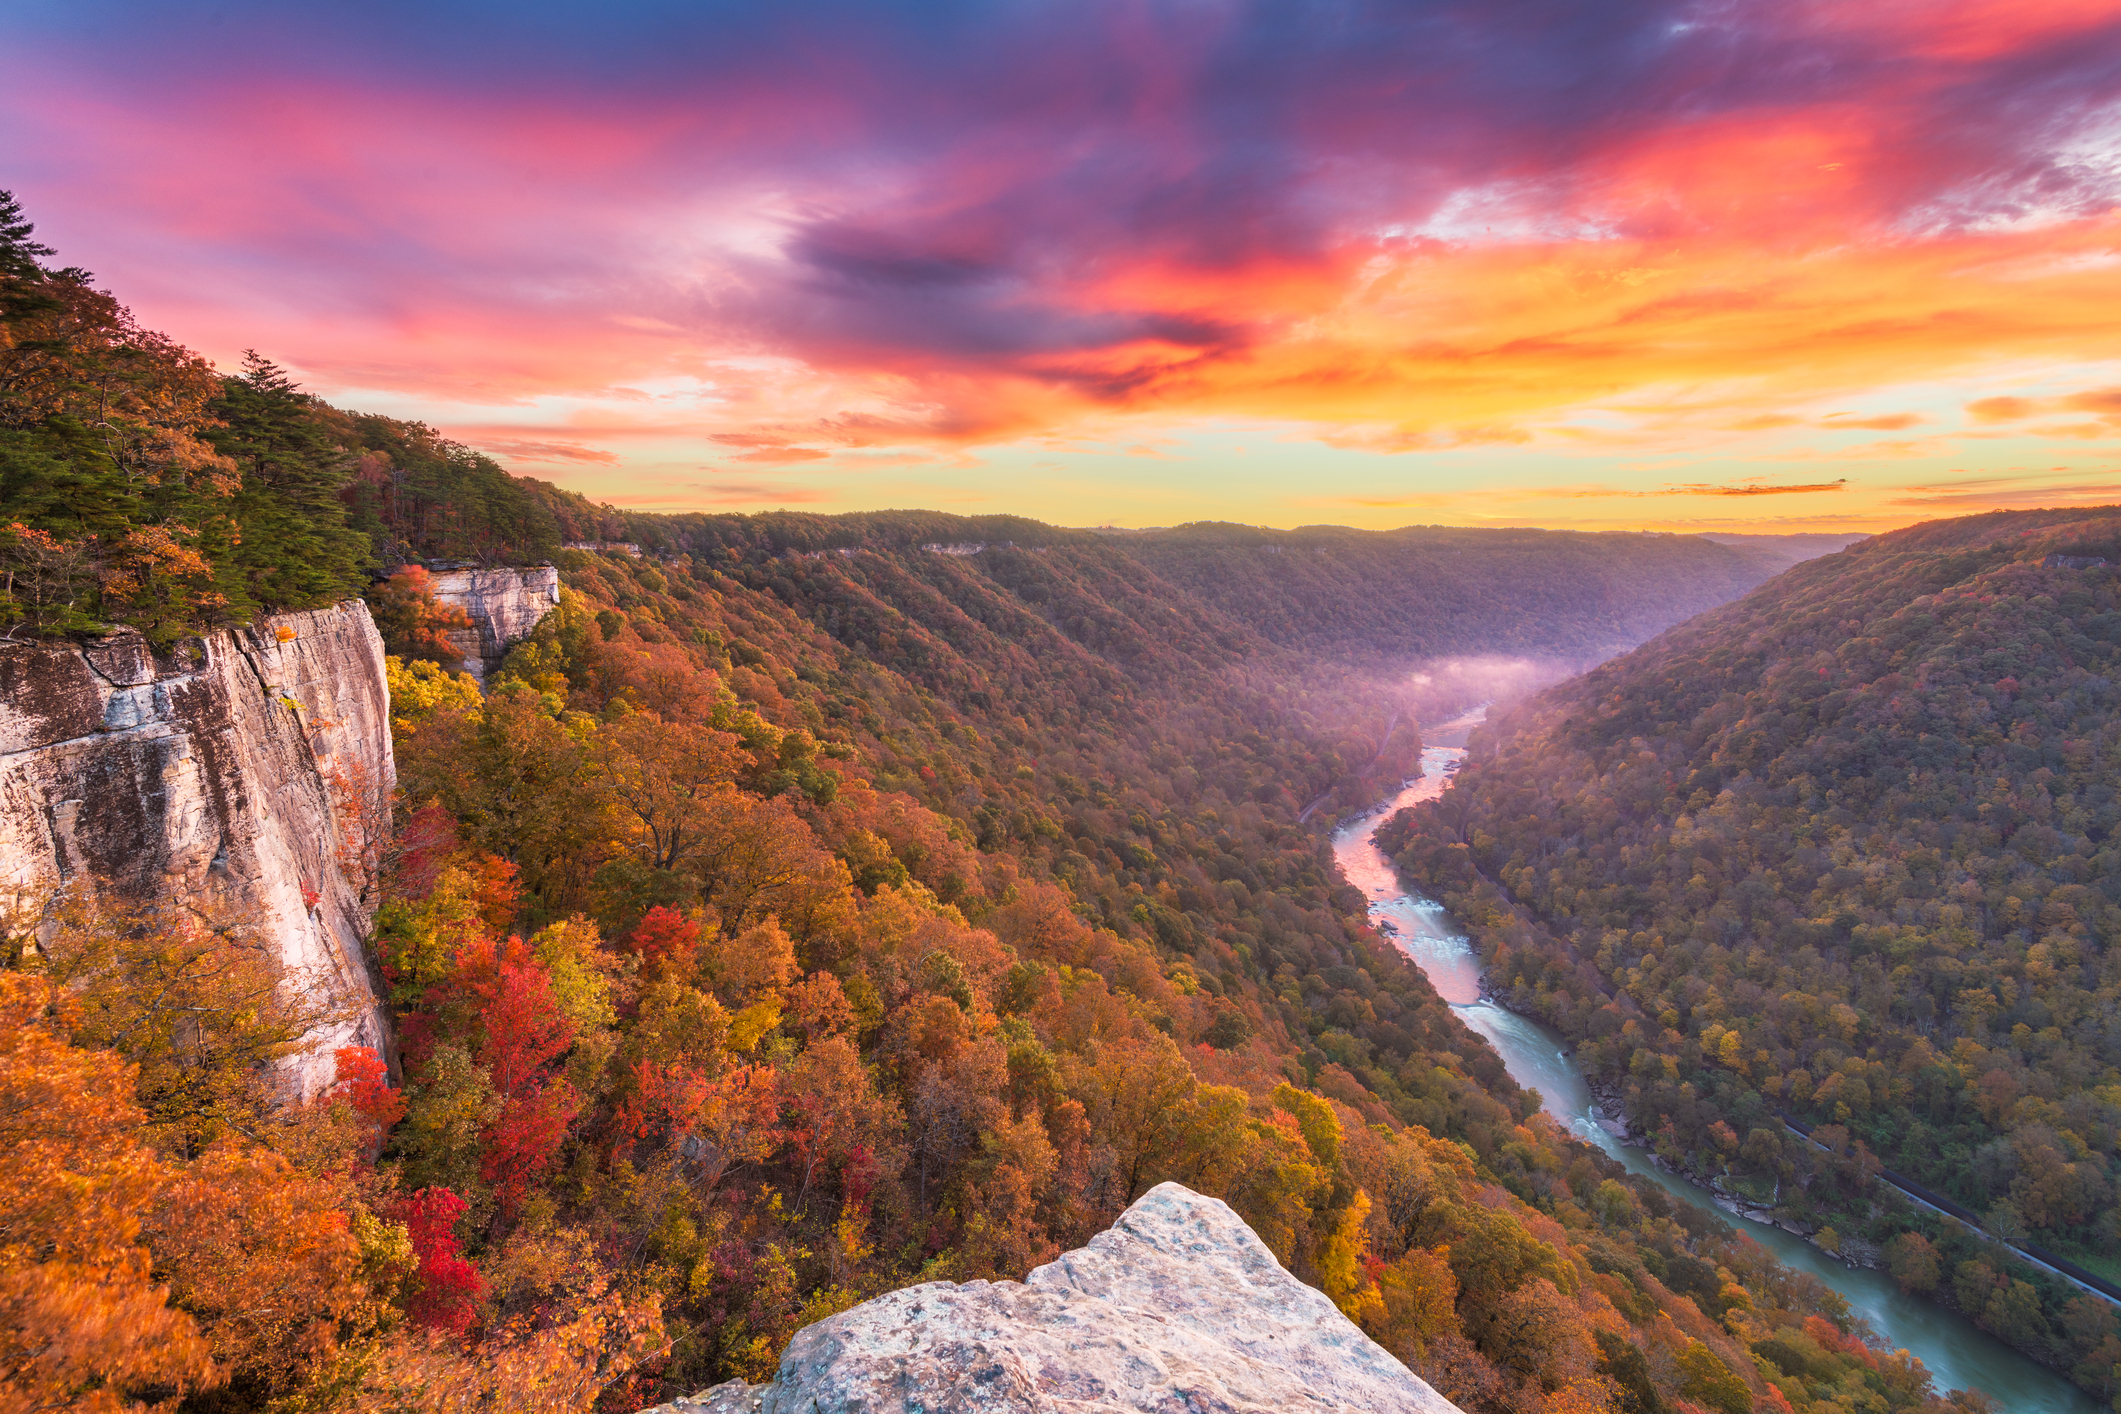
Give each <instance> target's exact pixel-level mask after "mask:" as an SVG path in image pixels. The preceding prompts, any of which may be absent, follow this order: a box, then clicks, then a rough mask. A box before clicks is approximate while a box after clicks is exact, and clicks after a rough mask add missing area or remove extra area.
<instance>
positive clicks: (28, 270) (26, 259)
mask: <svg viewBox="0 0 2121 1414" xmlns="http://www.w3.org/2000/svg"><path fill="white" fill-rule="evenodd" d="M36 229H37V228H36V226H35V225H34V224H33V223H31V222H29V221H25V220H23V219H22V203H21V202H19V201H17V200H15V194H14V193H13V192H11V191H0V276H4V277H7V278H10V279H17V280H33V279H35V278H37V276H39V275H41V274H43V273H44V272H43V269H42V267H41V265H40V264H39V262H40V261H41V260H43V258H44V257H45V256H47V255H50V254H51V253H52V248H51V247H50V246H48V245H41V244H39V243H38V242H36V241H33V240H31V239H30V235H31V233H33V232H34V231H35V230H36Z"/></svg>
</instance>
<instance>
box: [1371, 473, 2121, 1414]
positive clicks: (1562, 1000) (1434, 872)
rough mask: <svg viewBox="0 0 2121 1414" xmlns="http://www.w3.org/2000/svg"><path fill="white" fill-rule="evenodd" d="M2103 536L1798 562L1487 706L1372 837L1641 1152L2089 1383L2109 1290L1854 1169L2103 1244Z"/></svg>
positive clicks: (1947, 543)
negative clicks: (1551, 1040) (1508, 701)
mask: <svg viewBox="0 0 2121 1414" xmlns="http://www.w3.org/2000/svg"><path fill="white" fill-rule="evenodd" d="M2117 564H2121V509H2117V508H2107V509H2104V510H2099V511H2070V512H2025V513H2008V514H1998V515H1989V516H1980V517H1973V518H1970V519H1966V520H1959V521H1942V522H1935V523H1932V524H1928V525H1922V526H1916V527H1913V528H1911V529H1909V530H1905V531H1900V532H1896V533H1893V534H1889V535H1884V536H1880V537H1877V538H1876V539H1873V540H1870V541H1868V542H1865V543H1864V544H1862V545H1860V546H1857V547H1855V548H1853V549H1850V550H1847V551H1844V552H1842V553H1840V554H1837V555H1833V556H1830V557H1827V558H1824V559H1819V560H1813V561H1810V562H1808V563H1805V564H1801V565H1799V566H1797V567H1796V568H1795V569H1793V570H1791V571H1790V572H1789V573H1787V574H1785V575H1783V576H1782V577H1781V578H1779V579H1777V580H1775V581H1773V582H1771V583H1769V584H1767V585H1765V586H1763V587H1762V588H1760V589H1759V590H1756V591H1755V592H1753V593H1752V594H1750V595H1748V596H1747V597H1746V598H1744V599H1742V600H1740V601H1738V602H1737V603H1734V604H1731V605H1729V606H1727V607H1725V608H1722V609H1720V610H1716V611H1714V612H1711V613H1708V614H1705V615H1703V616H1701V617H1700V618H1698V619H1695V620H1693V621H1691V622H1689V623H1687V624H1684V625H1682V626H1681V627H1679V628H1676V629H1674V630H1672V631H1670V632H1668V633H1666V634H1665V635H1664V636H1662V637H1661V638H1659V639H1657V640H1655V641H1654V642H1652V643H1650V644H1649V645H1647V646H1645V647H1643V648H1642V649H1639V650H1638V651H1636V652H1634V653H1632V654H1629V655H1628V656H1626V657H1624V658H1621V659H1618V660H1616V661H1614V662H1612V663H1610V664H1607V665H1605V666H1604V667H1601V668H1599V669H1597V670H1596V671H1594V672H1592V673H1589V674H1587V675H1586V676H1584V677H1583V678H1581V679H1579V680H1577V681H1574V682H1570V683H1567V684H1564V685H1563V686H1560V687H1557V688H1555V689H1552V690H1550V691H1549V692H1547V693H1546V694H1544V695H1543V696H1541V697H1539V698H1537V699H1535V700H1533V701H1532V702H1530V703H1528V704H1526V705H1524V706H1522V707H1520V708H1518V709H1517V710H1515V711H1514V712H1512V713H1510V714H1509V715H1508V716H1506V717H1505V718H1504V719H1503V720H1501V721H1500V722H1498V723H1496V724H1495V725H1494V726H1493V727H1492V728H1491V729H1489V730H1487V731H1486V732H1484V733H1482V734H1480V735H1479V736H1477V737H1476V738H1475V741H1474V745H1473V751H1472V755H1471V758H1470V760H1469V762H1468V764H1467V765H1466V766H1465V768H1464V769H1462V770H1461V772H1460V773H1459V775H1458V776H1457V778H1456V781H1455V783H1454V784H1453V786H1452V788H1451V789H1450V790H1449V791H1448V792H1447V793H1446V794H1445V796H1444V797H1443V798H1442V800H1441V801H1439V802H1437V803H1436V804H1435V805H1434V806H1432V807H1427V808H1424V809H1422V810H1420V811H1418V812H1412V813H1410V814H1408V815H1406V816H1403V817H1402V818H1401V819H1399V820H1397V821H1395V822H1393V825H1392V826H1391V827H1390V830H1389V832H1388V835H1387V838H1388V839H1389V840H1390V842H1391V847H1393V848H1395V849H1397V850H1399V855H1398V857H1399V859H1400V861H1401V863H1402V866H1403V867H1405V868H1407V869H1409V870H1410V871H1411V872H1412V873H1413V874H1414V875H1415V876H1416V877H1417V878H1420V879H1422V880H1425V881H1426V882H1427V883H1428V884H1429V885H1430V886H1431V887H1433V888H1435V889H1437V890H1438V891H1439V892H1440V893H1441V894H1442V895H1443V896H1444V897H1445V899H1446V901H1447V902H1449V903H1450V904H1451V905H1452V907H1453V908H1454V909H1457V910H1459V912H1460V916H1462V917H1465V918H1467V919H1469V920H1470V922H1471V923H1472V925H1473V926H1474V928H1475V929H1476V932H1477V934H1478V936H1479V938H1480V941H1481V943H1482V946H1483V949H1484V951H1485V953H1486V954H1487V956H1488V957H1489V959H1490V966H1491V975H1492V976H1493V977H1494V978H1495V980H1496V981H1497V983H1498V984H1500V988H1501V992H1502V995H1503V996H1504V997H1505V998H1506V999H1507V1000H1508V1001H1509V1003H1510V1004H1511V1005H1513V1006H1516V1007H1519V1008H1522V1009H1523V1010H1525V1011H1528V1012H1531V1013H1533V1014H1535V1015H1540V1016H1544V1017H1547V1018H1550V1019H1552V1020H1553V1021H1554V1022H1555V1023H1556V1024H1557V1025H1559V1026H1560V1027H1561V1028H1562V1029H1563V1030H1564V1031H1565V1032H1566V1033H1567V1034H1568V1035H1569V1036H1570V1037H1571V1038H1572V1039H1574V1040H1575V1041H1577V1042H1578V1044H1579V1050H1578V1057H1579V1059H1580V1061H1581V1062H1582V1064H1583V1066H1584V1068H1585V1069H1586V1070H1587V1071H1588V1072H1589V1073H1590V1074H1592V1075H1593V1076H1594V1077H1599V1078H1602V1079H1603V1081H1604V1082H1605V1083H1606V1084H1607V1085H1609V1086H1610V1087H1611V1088H1612V1090H1613V1092H1614V1093H1615V1094H1616V1095H1617V1096H1619V1097H1620V1098H1622V1099H1623V1100H1624V1102H1625V1105H1626V1108H1627V1111H1628V1113H1629V1115H1630V1116H1631V1117H1632V1119H1633V1121H1634V1122H1635V1123H1637V1124H1639V1125H1640V1126H1641V1127H1642V1128H1643V1129H1645V1130H1646V1131H1647V1133H1648V1135H1649V1136H1650V1138H1651V1140H1652V1142H1653V1143H1654V1144H1655V1145H1656V1147H1657V1148H1658V1149H1659V1151H1660V1152H1662V1153H1664V1154H1665V1155H1666V1157H1667V1158H1669V1159H1670V1160H1672V1161H1673V1162H1675V1163H1677V1164H1681V1165H1683V1166H1685V1167H1687V1168H1689V1169H1691V1170H1692V1171H1694V1172H1697V1173H1700V1174H1704V1175H1716V1176H1718V1177H1719V1178H1720V1179H1721V1181H1723V1182H1724V1183H1725V1184H1727V1186H1728V1187H1729V1188H1730V1189H1731V1191H1733V1192H1734V1193H1737V1194H1739V1195H1742V1196H1745V1197H1747V1198H1749V1199H1750V1200H1752V1201H1754V1202H1757V1203H1759V1204H1760V1205H1762V1206H1763V1207H1772V1208H1773V1209H1774V1210H1775V1211H1776V1212H1777V1213H1778V1214H1780V1215H1781V1216H1783V1217H1785V1218H1787V1219H1789V1220H1791V1221H1794V1222H1797V1223H1799V1224H1801V1225H1803V1226H1804V1227H1805V1228H1806V1229H1807V1230H1814V1229H1828V1231H1826V1232H1823V1233H1822V1241H1824V1242H1825V1243H1826V1244H1827V1245H1829V1246H1832V1245H1835V1244H1837V1243H1838V1244H1840V1245H1843V1246H1847V1247H1849V1248H1850V1249H1851V1250H1855V1251H1863V1250H1880V1249H1882V1251H1883V1253H1884V1256H1885V1260H1887V1261H1888V1262H1889V1264H1890V1266H1891V1269H1892V1271H1893V1272H1894V1274H1895V1275H1896V1276H1897V1277H1898V1278H1899V1279H1900V1280H1901V1281H1902V1282H1903V1284H1905V1285H1907V1286H1908V1287H1909V1288H1911V1289H1913V1290H1917V1291H1922V1292H1927V1293H1931V1294H1933V1295H1936V1296H1937V1297H1939V1298H1940V1299H1943V1300H1947V1301H1950V1302H1952V1303H1954V1304H1956V1305H1958V1306H1959V1307H1960V1308H1961V1309H1963V1310H1965V1311H1966V1312H1967V1313H1968V1314H1969V1315H1971V1316H1973V1317H1974V1318H1975V1319H1977V1320H1979V1321H1980V1322H1981V1323H1982V1324H1983V1325H1985V1326H1987V1327H1988V1328H1989V1329H1991V1330H1993V1331H1994V1332H1996V1333H1997V1334H1998V1335H2001V1336H2003V1337H2004V1338H2005V1339H2008V1340H2010V1341H2012V1342H2013V1343H2015V1344H2017V1345H2019V1346H2020V1347H2022V1348H2024V1349H2026V1350H2028V1351H2030V1352H2032V1353H2034V1354H2036V1355H2038V1356H2040V1357H2041V1358H2044V1359H2047V1360H2049V1361H2051V1362H2053V1363H2055V1364H2057V1365H2058V1366H2060V1367H2061V1368H2064V1369H2072V1370H2074V1371H2075V1373H2076V1375H2077V1377H2078V1378H2079V1380H2080V1381H2082V1382H2083V1383H2085V1384H2086V1385H2087V1386H2088V1387H2090V1388H2093V1389H2096V1390H2098V1391H2100V1392H2101V1393H2103V1394H2108V1395H2111V1394H2113V1393H2114V1392H2115V1391H2116V1389H2117V1388H2121V1373H2117V1370H2116V1365H2117V1362H2121V1340H2117V1339H2116V1338H2115V1330H2116V1323H2115V1321H2114V1318H2113V1309H2112V1307H2111V1306H2110V1305H2109V1304H2108V1303H2106V1302H2104V1301H2102V1300H2100V1299H2098V1298H2094V1297H2090V1296H2085V1295H2082V1294H2081V1293H2080V1292H2078V1291H2077V1290H2076V1289H2074V1288H2072V1287H2070V1286H2068V1285H2067V1284H2066V1283H2064V1282H2061V1281H2059V1280H2056V1279H2051V1278H2046V1277H2044V1276H2038V1275H2035V1274H2033V1273H2032V1272H2031V1270H2030V1269H2029V1268H2026V1267H2025V1266H2024V1265H2023V1264H2017V1263H2004V1262H2002V1261H2001V1259H2000V1257H1999V1255H1998V1253H1997V1252H1996V1251H1995V1249H1993V1248H1984V1247H1982V1246H1980V1245H1979V1244H1976V1243H1974V1242H1973V1241H1971V1240H1970V1239H1969V1238H1968V1237H1967V1236H1966V1234H1965V1230H1964V1229H1963V1228H1960V1227H1959V1226H1958V1225H1957V1224H1955V1223H1952V1222H1950V1221H1948V1220H1945V1219H1942V1218H1940V1217H1939V1216H1938V1215H1936V1214H1934V1213H1932V1212H1929V1211H1927V1210H1922V1209H1918V1208H1916V1207H1914V1206H1912V1205H1910V1204H1908V1203H1905V1202H1903V1201H1899V1200H1898V1199H1897V1198H1896V1197H1895V1195H1894V1194H1893V1192H1892V1191H1891V1190H1890V1189H1889V1188H1887V1187H1886V1186H1885V1185H1883V1184H1881V1183H1880V1182H1878V1181H1877V1179H1876V1177H1875V1175H1876V1171H1877V1168H1878V1166H1879V1165H1880V1164H1883V1165H1884V1166H1886V1167H1889V1168H1891V1169H1893V1170H1895V1171H1896V1172H1899V1173H1901V1174H1904V1175H1906V1176H1909V1177H1911V1178H1913V1179H1914V1180H1916V1181H1917V1182H1918V1183H1920V1184H1922V1185H1925V1186H1927V1187H1929V1188H1932V1189H1934V1190H1937V1191H1939V1192H1941V1193H1943V1194H1945V1195H1947V1196H1948V1197H1950V1198H1951V1199H1953V1200H1954V1201H1956V1202H1957V1203H1959V1204H1962V1205H1964V1206H1965V1207H1967V1208H1970V1209H1971V1210H1973V1211H1974V1212H1976V1213H1981V1214H1985V1215H1986V1217H1985V1219H1984V1224H1983V1225H1984V1226H1985V1227H1986V1228H1988V1229H1989V1230H1990V1231H1991V1232H1993V1233H1995V1234H1997V1235H1999V1236H2002V1237H2006V1238H2015V1237H2031V1238H2033V1239H2036V1240H2037V1241H2038V1242H2039V1243H2041V1244H2042V1245H2044V1246H2046V1247H2048V1248H2051V1249H2054V1250H2057V1251H2059V1252H2061V1253H2064V1254H2066V1255H2072V1256H2074V1257H2075V1259H2076V1260H2077V1261H2079V1262H2081V1263H2082V1264H2084V1265H2086V1266H2088V1267H2092V1268H2095V1269H2098V1270H2102V1271H2105V1272H2107V1273H2109V1274H2114V1273H2121V1229H2117V1227H2116V1216H2115V1215H2116V1213H2117V1211H2121V1209H2117V1206H2116V1203H2115V1183H2116V1180H2117V1178H2121V1168H2117V1165H2116V1146H2117V1143H2121V952H2117V951H2116V950H2115V949H2114V948H2113V946H2112V945H2113V942H2114V940H2115V938H2116V936H2117V934H2121V852H2117V851H2116V849H2115V848H2114V844H2115V840H2114V838H2113V836H2114V831H2115V828H2116V825H2117V824H2121V798H2117V794H2116V787H2117V768H2121V713H2117V707H2121V686H2117V683H2121V585H2117V583H2116V578H2115V576H2116V570H2115V568H2114V566H2115V565H2117ZM1781 1113H1787V1114H1789V1115H1790V1116H1792V1117H1793V1118H1795V1119H1797V1120H1798V1121H1800V1122H1802V1123H1806V1124H1809V1125H1811V1126H1814V1128H1813V1130H1812V1137H1813V1138H1814V1139H1815V1140H1817V1141H1818V1142H1819V1145H1823V1146H1824V1150H1823V1151H1822V1149H1821V1148H1819V1147H1815V1146H1814V1145H1813V1144H1810V1143H1807V1142H1806V1141H1804V1140H1803V1139H1801V1138H1799V1137H1798V1136H1797V1135H1795V1134H1793V1133H1791V1132H1790V1131H1788V1130H1786V1129H1785V1128H1784V1126H1783V1125H1782V1124H1781V1122H1780V1120H1779V1118H1778V1115H1779V1114H1781ZM1865 1244H1868V1249H1866V1246H1865Z"/></svg>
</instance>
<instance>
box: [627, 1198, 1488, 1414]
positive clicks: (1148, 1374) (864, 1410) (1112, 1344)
mask: <svg viewBox="0 0 2121 1414" xmlns="http://www.w3.org/2000/svg"><path fill="white" fill-rule="evenodd" d="M1456 1408H1457V1406H1456V1405H1453V1404H1452V1403H1450V1402H1449V1401H1448V1400H1446V1399H1444V1397H1443V1396H1442V1395H1439V1394H1438V1393H1436V1391H1435V1390H1433V1389H1431V1388H1429V1386H1428V1385H1427V1384H1425V1383H1423V1382H1422V1380H1420V1379H1419V1378H1418V1377H1416V1376H1415V1375H1414V1374H1413V1372H1412V1371H1410V1370H1408V1369H1407V1367H1406V1366H1404V1365H1402V1364H1400V1363H1399V1361H1397V1360H1395V1359H1393V1358H1392V1356H1391V1355H1390V1354H1388V1353H1386V1351H1385V1350H1384V1349H1383V1347H1381V1346H1379V1345H1378V1344H1377V1343H1376V1342H1375V1341H1373V1340H1371V1339H1370V1338H1369V1337H1368V1336H1366V1335H1364V1334H1363V1333H1362V1332H1361V1331H1360V1330H1358V1329H1356V1328H1355V1326H1354V1324H1353V1323H1352V1322H1350V1321H1349V1320H1348V1318H1347V1317H1346V1316H1343V1315H1342V1314H1341V1313H1340V1311H1339V1310H1338V1309H1337V1308H1335V1307H1334V1305H1333V1303H1332V1302H1331V1301H1329V1300H1327V1299H1326V1297H1325V1296H1324V1294H1323V1293H1321V1292H1318V1291H1314V1290H1313V1289H1311V1288H1310V1287H1308V1286H1305V1285H1304V1284H1303V1283H1302V1282H1299V1281H1298V1280H1296V1278H1294V1277H1292V1276H1290V1275H1289V1274H1288V1272H1286V1271H1284V1270H1283V1269H1282V1267H1281V1264H1280V1263H1279V1262H1277V1261H1275V1259H1274V1254H1273V1253H1272V1252H1270V1251H1268V1250H1267V1247H1266V1244H1265V1243H1263V1242H1261V1241H1260V1240H1259V1239H1258V1238H1257V1237H1255V1236H1254V1235H1253V1233H1252V1230H1251V1229H1250V1228H1248V1227H1246V1226H1245V1224H1244V1221H1243V1220H1242V1219H1241V1218H1239V1217H1238V1216H1237V1214H1236V1213H1234V1212H1232V1211H1231V1210H1230V1209H1229V1207H1228V1206H1227V1205H1225V1204H1224V1203H1222V1202H1221V1201H1220V1200H1218V1199H1214V1198H1203V1197H1201V1196H1200V1195H1199V1194H1197V1193H1194V1192H1192V1191H1191V1190H1189V1189H1186V1188H1182V1187H1180V1186H1179V1185H1178V1184H1175V1183H1166V1184H1163V1185H1161V1186H1159V1187H1157V1188H1154V1189H1151V1190H1150V1191H1149V1193H1148V1194H1147V1195H1146V1196H1144V1197H1143V1198H1142V1199H1141V1200H1140V1201H1139V1202H1137V1203H1135V1205H1134V1206H1133V1207H1131V1208H1129V1209H1127V1211H1126V1212H1125V1213H1124V1214H1122V1215H1121V1217H1120V1219H1119V1221H1118V1222H1117V1223H1115V1224H1113V1226H1112V1228H1111V1229H1110V1230H1109V1231H1107V1232H1103V1233H1100V1234H1099V1235H1098V1236H1096V1237H1094V1238H1092V1239H1091V1241H1090V1245H1089V1246H1087V1247H1083V1248H1080V1249H1078V1250H1077V1251H1074V1252H1070V1253H1067V1254H1066V1255H1065V1256H1063V1257H1061V1258H1060V1259H1059V1260H1058V1261H1055V1262H1052V1263H1049V1264H1048V1265H1046V1266H1043V1267H1040V1268H1038V1269H1037V1270H1036V1271H1034V1272H1032V1273H1031V1275H1030V1276H1029V1277H1028V1278H1027V1279H1026V1280H1025V1281H1024V1282H1022V1283H1021V1284H1019V1283H1017V1282H984V1281H974V1282H966V1283H964V1284H963V1285H961V1286H960V1285H957V1284H955V1283H952V1282H929V1283H927V1284H925V1285H922V1286H914V1287H908V1288H906V1289H905V1290H903V1291H894V1292H890V1293H888V1294H887V1295H884V1296H879V1297H877V1298H876V1299H875V1300H873V1301H865V1302H863V1303H862V1304H861V1305H859V1306H856V1307H854V1308H853V1309H852V1310H849V1311H843V1312H841V1313H840V1314H839V1315H837V1316H833V1317H830V1318H829V1319H827V1320H823V1321H819V1322H818V1323H817V1324H816V1325H813V1326H808V1327H806V1328H804V1329H803V1330H802V1331H800V1332H798V1333H797V1334H796V1337H795V1339H794V1340H793V1341H792V1342H790V1344H789V1346H788V1351H787V1354H786V1355H784V1356H783V1357H782V1359H781V1367H780V1371H779V1373H777V1374H776V1375H775V1376H774V1378H773V1380H772V1381H771V1382H770V1383H768V1384H764V1385H746V1384H740V1383H732V1384H726V1385H717V1386H716V1387H715V1388H713V1389H711V1390H708V1391H706V1392H704V1393H702V1394H699V1395H696V1396H694V1397H693V1398H691V1399H681V1400H679V1401H677V1402H676V1403H675V1404H667V1405H662V1406H659V1409H658V1411H656V1414H754V1411H756V1414H798V1411H800V1414H813V1412H814V1414H898V1412H899V1411H904V1414H915V1411H936V1410H945V1409H949V1410H979V1411H984V1412H985V1414H1019V1411H1021V1414H1030V1411H1034V1410H1035V1411H1040V1412H1041V1414H1048V1412H1049V1411H1050V1412H1051V1414H1061V1411H1065V1412H1066V1414H1122V1411H1126V1414H1133V1411H1141V1412H1142V1414H1148V1411H1156V1414H1180V1411H1186V1414H1210V1411H1213V1412H1214V1414H1269V1411H1272V1414H1325V1412H1326V1411H1333V1414H1451V1411H1455V1410H1456Z"/></svg>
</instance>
